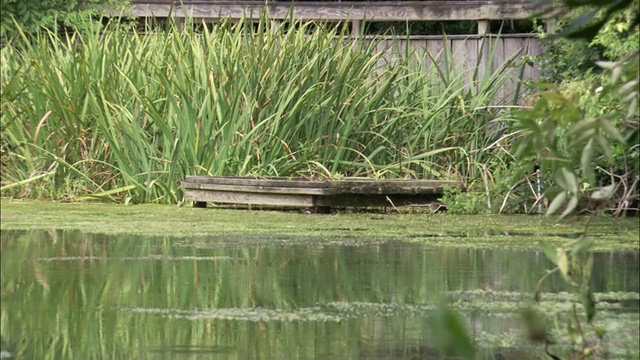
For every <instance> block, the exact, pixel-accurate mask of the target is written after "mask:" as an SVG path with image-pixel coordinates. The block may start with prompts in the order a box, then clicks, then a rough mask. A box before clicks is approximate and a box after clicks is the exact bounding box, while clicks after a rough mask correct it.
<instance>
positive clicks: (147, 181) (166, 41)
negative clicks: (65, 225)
mask: <svg viewBox="0 0 640 360" xmlns="http://www.w3.org/2000/svg"><path fill="white" fill-rule="evenodd" d="M271 26H272V24H271V23H270V22H269V21H267V20H265V19H263V20H261V21H260V22H259V23H258V24H257V27H256V28H255V29H254V28H252V27H251V26H245V24H244V23H243V22H240V23H239V24H236V25H231V24H221V25H216V26H213V27H212V28H205V29H203V30H202V32H200V33H197V32H195V31H193V30H187V29H190V27H188V26H187V27H185V28H183V29H178V28H175V27H170V28H168V29H166V30H150V31H148V32H146V33H145V34H140V33H138V32H135V31H133V32H129V31H124V30H120V29H118V28H107V29H105V30H103V31H97V30H96V31H95V32H93V33H91V32H87V33H84V34H75V35H73V36H72V37H70V38H60V37H58V36H57V35H55V34H43V35H40V36H39V37H37V38H35V39H32V40H30V41H24V42H21V43H20V44H16V45H15V46H11V45H10V46H7V47H5V48H3V49H2V53H1V56H2V59H1V60H2V64H3V66H2V78H3V79H7V80H8V82H7V84H5V85H3V88H2V111H3V153H2V157H3V164H7V165H5V166H3V172H2V182H3V184H13V185H6V186H5V188H3V190H4V191H6V192H7V193H11V194H14V195H28V196H43V197H54V198H59V197H69V196H82V195H86V194H92V195H93V196H94V197H95V196H97V197H99V198H103V199H109V198H112V199H121V200H133V201H137V202H173V203H175V202H178V200H179V199H180V197H181V196H180V189H179V186H178V182H179V180H182V179H183V178H184V176H185V175H187V174H196V175H261V176H267V175H285V176H286V175H304V176H327V175H328V176H344V175H348V176H371V177H405V176H417V177H441V178H445V177H449V176H457V175H462V176H467V175H472V176H473V175H475V173H476V172H477V171H476V167H477V164H480V163H482V161H483V156H486V155H485V154H483V152H482V151H479V150H480V149H482V148H483V147H484V146H486V145H487V139H488V136H489V135H490V131H487V126H488V125H489V123H490V122H492V121H495V119H494V118H495V117H496V116H495V115H494V114H492V113H491V112H490V111H488V110H487V109H488V107H487V106H488V105H490V104H492V103H494V102H495V101H496V99H497V95H496V93H497V91H498V89H499V88H500V86H501V84H502V83H504V82H505V81H506V80H507V79H508V77H509V75H508V73H507V71H506V68H505V67H501V68H499V69H498V70H497V71H495V72H493V73H491V71H490V70H489V69H490V67H491V64H490V62H489V64H488V65H486V69H480V68H479V67H480V64H479V63H478V64H470V65H469V66H467V67H462V66H458V65H456V64H454V60H453V58H454V56H453V54H452V50H451V49H450V48H449V47H445V49H444V50H443V54H439V55H443V56H437V55H436V54H428V53H424V52H410V51H408V50H407V49H399V45H398V44H399V43H398V44H396V45H392V46H391V48H389V49H385V50H384V51H378V50H377V46H378V45H379V44H380V43H379V42H378V41H377V40H370V41H369V40H367V41H364V40H351V39H348V37H345V34H346V33H345V31H344V30H335V29H329V28H325V27H323V26H317V27H310V26H311V25H301V26H300V27H289V28H285V27H283V26H279V27H278V26H276V27H275V28H271ZM308 26H309V27H308ZM485 48H488V49H489V50H488V51H489V52H491V51H493V50H491V47H489V46H486V47H485ZM384 52H387V53H394V52H395V53H397V54H400V55H398V56H397V59H395V60H394V61H383V59H385V58H384V57H383V56H384V55H383V54H384ZM479 58H480V57H479ZM430 63H434V64H435V66H434V64H431V65H429V64H430ZM482 66H485V65H482ZM480 73H482V74H490V73H491V75H486V76H483V77H481V76H479V74H480ZM470 84H471V85H470ZM476 163H477V164H476ZM45 175H46V176H45ZM50 175H53V176H50Z"/></svg>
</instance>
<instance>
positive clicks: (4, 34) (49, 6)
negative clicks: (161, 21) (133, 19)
mask: <svg viewBox="0 0 640 360" xmlns="http://www.w3.org/2000/svg"><path fill="white" fill-rule="evenodd" d="M128 3H129V1H128V0H106V1H103V0H41V1H27V0H3V1H2V11H0V38H2V39H8V38H11V37H13V36H16V35H18V34H19V32H20V31H23V32H25V33H34V32H36V31H38V30H39V29H42V28H50V29H52V28H55V27H57V26H58V25H63V26H65V27H68V28H72V29H77V28H79V27H81V26H83V24H84V23H85V22H86V20H88V19H91V18H92V17H95V16H99V15H100V14H101V13H102V11H103V9H104V7H103V6H104V5H105V4H106V5H109V6H113V7H115V8H123V7H124V6H126V5H127V4H128ZM18 29H20V30H18Z"/></svg>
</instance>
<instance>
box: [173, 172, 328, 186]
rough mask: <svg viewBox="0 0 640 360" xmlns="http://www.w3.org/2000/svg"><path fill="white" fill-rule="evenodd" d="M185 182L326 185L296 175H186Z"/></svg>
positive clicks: (252, 184)
mask: <svg viewBox="0 0 640 360" xmlns="http://www.w3.org/2000/svg"><path fill="white" fill-rule="evenodd" d="M185 183H198V184H218V185H246V186H267V187H278V186H284V187H298V188H305V187H306V188H320V187H326V186H327V185H326V184H325V183H323V182H322V181H317V180H313V179H305V178H300V177H297V178H295V179H293V178H286V177H269V178H253V177H235V176H195V175H187V176H186V177H185Z"/></svg>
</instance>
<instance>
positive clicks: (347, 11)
mask: <svg viewBox="0 0 640 360" xmlns="http://www.w3.org/2000/svg"><path fill="white" fill-rule="evenodd" d="M132 3H133V8H132V9H131V11H130V14H131V15H133V16H140V17H168V16H173V17H193V18H198V19H205V20H213V21H215V20H218V19H231V20H237V19H240V18H243V17H247V18H253V19H257V18H259V17H260V16H261V14H267V15H268V17H269V18H270V19H288V18H290V16H291V15H293V17H294V18H295V19H297V20H324V21H345V20H365V19H366V20H367V21H407V20H408V21H447V20H503V19H514V20H516V19H526V18H528V17H529V16H530V14H531V13H532V12H533V11H534V10H535V11H538V10H540V9H537V8H533V3H532V2H531V1H529V0H508V1H507V0H501V1H496V0H489V1H486V0H485V1H482V0H468V1H404V2H391V1H390V2H376V3H369V2H348V1H347V2H300V3H293V2H273V1H271V2H268V3H266V2H264V1H202V0H200V1H193V0H182V1H170V0H165V1H163V0H146V1H145V0H134V1H132Z"/></svg>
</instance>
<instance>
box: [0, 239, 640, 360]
mask: <svg viewBox="0 0 640 360" xmlns="http://www.w3.org/2000/svg"><path fill="white" fill-rule="evenodd" d="M81 236H82V234H81V233H79V232H69V231H59V232H55V233H54V232H46V231H41V232H40V231H31V232H20V233H15V232H9V231H3V233H2V237H3V242H2V252H1V254H2V261H1V262H0V263H1V264H2V288H1V289H0V292H1V293H2V302H1V306H2V311H1V314H2V315H1V316H2V340H3V349H4V345H5V344H8V345H11V346H12V348H8V349H7V350H9V351H10V352H11V353H13V354H16V357H17V358H44V357H47V356H49V357H53V358H123V357H129V356H133V355H132V354H139V357H144V356H148V357H152V356H151V355H149V351H151V350H150V349H156V350H157V351H161V350H162V349H165V350H166V351H171V350H173V349H181V348H183V347H186V346H191V347H193V348H194V349H195V350H197V349H201V350H203V351H205V350H206V351H212V352H213V351H216V349H217V351H220V354H222V355H220V356H221V357H223V358H228V357H229V354H233V355H234V356H236V355H237V358H241V359H244V358H250V357H254V358H255V357H260V358H263V357H278V358H286V357H287V356H288V355H290V353H291V351H297V352H299V355H300V357H302V358H313V357H314V355H317V354H328V355H327V356H329V355H331V356H333V357H339V356H340V355H341V354H350V355H352V356H351V357H358V356H359V355H361V352H371V351H391V350H390V349H392V348H395V347H402V346H408V345H406V344H414V345H415V344H416V342H417V341H422V340H424V338H423V336H424V334H423V331H424V317H425V316H428V315H429V314H430V311H431V310H433V308H434V306H435V305H437V304H438V300H439V299H440V296H441V295H442V294H443V293H444V295H446V296H448V297H449V298H450V299H451V300H452V304H451V308H452V309H454V310H456V311H460V312H461V313H463V314H465V315H469V314H471V316H477V321H478V323H477V324H476V329H477V330H478V336H480V335H482V336H486V337H488V335H486V334H482V333H484V331H483V330H484V328H482V326H484V325H483V324H484V323H482V321H484V320H485V318H487V317H488V318H493V319H495V318H496V317H499V318H501V317H511V316H513V314H516V313H517V309H518V308H519V305H520V301H521V300H522V299H523V298H526V294H528V293H529V292H528V291H527V289H532V288H534V287H535V284H536V282H537V280H538V276H537V274H539V273H540V272H541V271H542V269H543V268H544V267H545V265H546V264H545V263H544V261H543V260H544V259H543V258H540V257H536V256H535V254H534V253H533V252H531V251H513V252H507V251H502V252H496V251H489V250H482V249H467V248H443V249H435V248H424V247H423V246H421V245H406V244H404V245H403V244H394V243H390V244H378V245H371V246H360V247H355V246H327V245H318V246H314V245H313V244H308V243H306V242H305V241H304V240H302V239H299V240H298V241H297V245H295V244H290V246H281V245H278V246H265V245H264V244H262V245H253V246H246V245H243V244H242V243H241V240H239V239H238V240H237V242H233V243H231V242H225V241H224V240H219V241H218V242H219V245H221V246H216V247H211V248H196V247H189V246H186V245H187V243H183V244H181V246H176V240H175V239H171V238H155V239H152V238H145V237H128V236H123V237H109V236H103V235H90V234H85V235H84V236H85V243H86V244H85V248H83V247H82V246H80V244H79V239H80V238H81ZM54 237H55V238H56V239H57V242H56V243H52V241H51V239H52V238H54ZM463 240H467V239H461V241H463ZM210 241H211V242H215V240H213V239H212V240H210ZM238 242H240V243H238ZM194 245H197V244H194ZM224 245H226V246H228V248H225V246H224ZM239 245H240V246H239ZM258 249H259V251H258ZM83 253H86V254H93V257H94V258H90V259H84V258H81V257H80V255H81V254H83ZM59 254H66V255H65V256H67V258H66V259H65V261H56V260H55V259H56V258H59ZM599 255H602V256H599ZM599 255H598V256H596V257H595V262H596V264H595V266H599V268H602V269H603V271H602V273H603V278H602V279H601V280H599V281H602V282H603V284H600V285H599V286H605V285H606V286H618V287H616V288H610V290H615V291H620V292H616V293H610V294H604V295H602V298H605V295H606V299H620V298H621V297H624V299H637V287H636V288H634V289H625V288H624V287H623V286H627V285H624V284H623V285H620V284H613V285H611V284H609V283H607V279H609V278H611V276H612V275H611V274H613V273H615V274H617V276H618V277H619V278H631V277H633V278H635V279H637V268H636V267H635V265H631V266H628V267H625V268H624V269H621V268H617V267H612V266H601V265H602V264H603V263H607V264H608V263H609V262H612V261H613V262H617V263H622V262H623V261H622V260H621V259H627V260H629V261H630V262H631V263H632V264H637V258H629V257H630V256H631V257H633V256H636V255H635V254H631V255H623V254H613V255H611V256H609V255H604V254H599ZM39 258H42V259H43V260H44V261H34V259H39ZM72 258H73V259H75V261H72ZM123 259H130V260H126V261H123ZM135 259H139V260H140V261H136V260H135ZM159 259H162V261H160V260H159ZM205 259H206V260H205ZM209 259H221V261H217V260H209ZM59 260H61V259H59ZM634 261H635V262H634ZM34 264H37V268H34ZM80 265H82V266H80ZM505 269H509V271H505ZM610 273H611V274H610ZM620 274H623V275H624V276H620ZM42 278H44V279H46V284H48V287H49V289H48V290H46V289H45V288H44V287H43V285H42V283H39V281H40V280H41V279H42ZM196 279H198V280H197V282H196ZM551 280H552V281H551V282H550V286H552V285H553V284H556V285H559V286H558V287H556V288H553V289H551V291H557V290H558V289H561V288H562V286H563V282H562V280H561V279H560V278H558V279H555V280H557V282H556V281H554V280H553V279H551ZM629 282H630V283H633V281H632V280H629ZM485 284H490V286H491V287H495V288H496V289H494V290H488V289H485ZM598 284H599V283H597V284H594V286H596V285H598ZM500 289H503V290H500ZM504 289H507V290H506V291H505V290H504ZM598 296H601V295H599V294H598ZM543 300H544V301H543V306H545V309H547V307H548V309H549V311H550V312H552V311H556V310H557V309H558V308H559V307H562V306H570V304H571V299H570V298H568V297H567V295H566V293H565V294H562V293H556V294H554V293H545V294H544V296H543ZM609 306H611V309H612V310H615V306H616V304H615V303H613V302H611V304H610V305H609ZM554 309H556V310H554ZM607 309H608V308H607ZM603 314H605V315H606V316H609V315H612V316H613V315H615V314H613V312H612V313H611V314H608V313H606V312H603ZM635 316H636V317H635V321H636V322H635V324H637V313H636V315H635ZM616 319H618V320H619V321H621V322H622V323H623V324H629V323H630V318H629V316H627V315H621V316H620V317H618V318H616ZM337 320H339V321H337ZM509 321H510V322H509V323H508V324H506V325H505V326H514V325H513V322H511V320H509ZM501 326H502V325H501ZM489 329H491V328H489ZM27 335H28V336H27ZM496 336H497V335H496ZM319 339H321V340H319ZM45 340H50V341H45ZM381 340H384V341H385V343H384V344H385V346H386V347H385V348H384V349H378V348H376V344H378V343H380V341H381ZM635 341H636V344H637V339H636V340H635ZM372 349H373V350H372ZM195 350H194V351H195ZM213 354H215V352H214V353H213ZM194 356H195V355H194ZM331 356H329V357H331ZM194 358H197V356H195V357H194Z"/></svg>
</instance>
